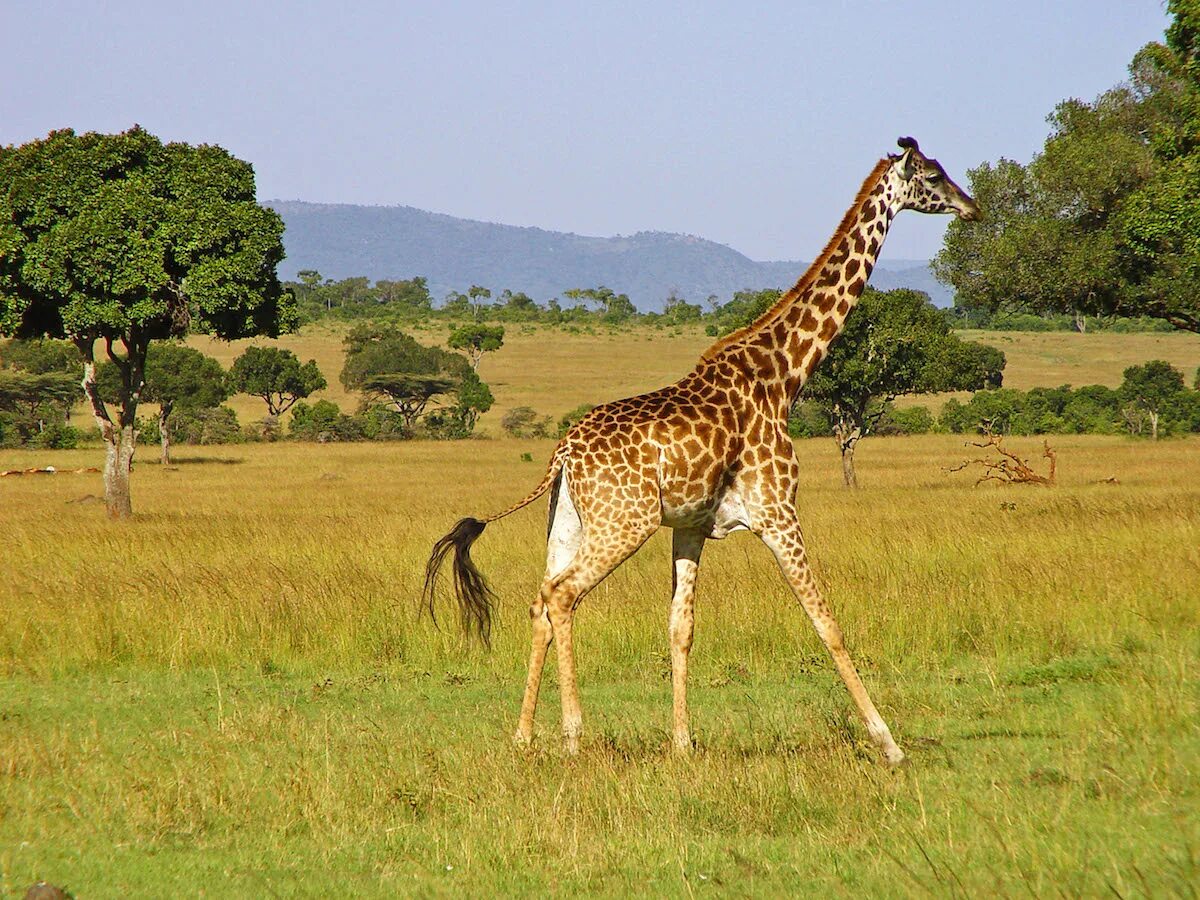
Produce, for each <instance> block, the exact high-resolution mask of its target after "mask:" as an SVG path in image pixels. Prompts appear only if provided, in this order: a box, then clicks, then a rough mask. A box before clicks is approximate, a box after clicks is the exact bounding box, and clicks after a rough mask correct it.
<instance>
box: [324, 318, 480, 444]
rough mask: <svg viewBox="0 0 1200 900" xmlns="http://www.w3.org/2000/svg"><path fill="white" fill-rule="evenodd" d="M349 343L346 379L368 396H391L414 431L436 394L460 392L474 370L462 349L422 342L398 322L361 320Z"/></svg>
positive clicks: (407, 426) (344, 381) (388, 399)
mask: <svg viewBox="0 0 1200 900" xmlns="http://www.w3.org/2000/svg"><path fill="white" fill-rule="evenodd" d="M343 343H344V345H345V347H346V363H345V365H344V366H343V368H342V384H343V385H344V386H345V387H346V389H347V390H352V391H362V392H363V393H364V395H365V396H366V398H367V400H368V401H371V400H380V399H382V400H385V401H386V402H387V403H389V404H390V405H391V406H392V408H393V409H395V410H396V412H398V413H399V414H400V416H401V418H402V419H403V420H404V426H405V430H406V431H407V432H409V433H412V431H413V430H415V428H416V424H417V420H418V419H419V418H420V417H421V415H422V414H423V413H424V412H425V410H426V408H427V407H428V405H429V403H430V402H431V401H433V399H434V398H435V397H439V396H444V395H448V394H452V393H455V392H456V391H457V390H458V388H459V386H460V385H461V384H462V383H463V381H464V379H465V378H466V377H467V376H468V375H472V376H473V375H474V372H472V371H471V368H470V366H469V364H468V363H467V361H466V359H465V358H463V357H462V356H460V355H459V354H457V353H451V352H450V351H448V350H442V349H441V348H439V347H426V346H424V345H422V344H419V343H417V342H416V341H415V340H414V339H413V338H412V337H411V336H409V335H407V334H405V333H404V332H403V331H401V330H400V329H398V328H396V327H395V326H394V325H359V326H357V327H355V328H353V329H351V330H350V332H349V333H348V334H347V335H346V338H345V340H344V342H343ZM475 381H476V382H478V378H477V377H476V378H475Z"/></svg>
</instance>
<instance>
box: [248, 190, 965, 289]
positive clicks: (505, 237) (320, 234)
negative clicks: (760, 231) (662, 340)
mask: <svg viewBox="0 0 1200 900" xmlns="http://www.w3.org/2000/svg"><path fill="white" fill-rule="evenodd" d="M262 205H263V206H267V207H270V208H271V209H274V210H275V211H276V212H277V213H279V215H280V217H281V218H282V219H283V221H284V225H285V228H286V230H285V231H284V236H283V242H284V247H285V249H286V251H287V258H286V259H285V260H284V262H283V263H281V264H280V266H279V272H280V276H281V277H283V278H293V279H294V278H295V277H296V276H297V273H298V272H300V271H301V270H303V269H316V270H317V271H319V272H320V273H321V275H322V276H324V277H326V278H334V279H342V278H351V277H357V276H366V277H369V278H371V279H372V280H379V279H400V278H412V277H415V276H418V275H420V276H423V277H425V278H426V279H427V281H428V283H429V289H430V292H431V293H432V294H433V296H434V297H435V298H436V299H438V300H440V299H441V298H442V297H443V296H445V294H446V293H448V292H449V291H451V290H458V291H465V290H466V289H467V288H468V287H470V286H471V285H472V284H479V285H483V286H485V287H488V288H490V289H491V290H492V291H493V292H497V293H498V292H499V291H501V290H503V289H505V288H508V289H511V290H514V291H524V292H525V293H527V294H529V296H531V297H533V298H534V299H535V300H538V301H539V302H543V303H544V302H546V301H547V300H549V299H551V298H552V297H561V296H562V295H563V292H564V291H567V290H570V289H571V288H581V287H596V286H599V285H606V286H607V287H610V288H612V289H613V290H614V291H617V292H619V293H625V294H628V295H629V297H630V299H631V300H632V301H633V302H634V304H635V305H637V307H638V308H639V309H641V310H643V311H650V310H659V309H661V308H662V304H663V301H664V300H665V299H666V297H667V296H668V294H670V293H671V292H672V291H674V292H675V293H677V294H678V295H679V296H681V297H684V298H685V299H687V300H688V301H690V302H693V303H700V302H703V301H704V300H706V299H707V298H708V297H709V296H710V295H714V294H715V295H716V296H717V297H718V298H719V300H720V301H722V302H724V301H725V300H728V299H729V297H731V296H732V295H733V293H734V292H735V291H739V290H747V289H758V288H768V287H779V288H787V287H790V286H791V285H792V284H794V283H795V281H796V279H798V278H799V277H800V276H801V275H802V274H803V273H804V271H805V270H806V269H807V268H808V265H809V263H808V262H806V261H805V262H801V261H797V260H785V261H770V262H758V261H755V260H752V259H750V258H749V257H747V256H746V255H744V254H742V253H740V252H739V251H737V250H734V249H733V248H732V247H729V246H727V245H725V244H719V243H717V242H716V241H711V240H708V239H707V238H703V237H699V236H697V235H693V234H681V233H678V232H668V231H639V232H636V233H634V234H632V235H614V236H611V237H598V236H593V235H581V234H575V233H574V232H566V231H551V230H548V229H544V228H539V227H537V226H532V225H504V224H500V223H494V222H484V221H480V220H477V219H463V218H458V217H456V216H451V215H447V214H446V213H435V212H429V211H428V210H423V209H418V208H416V207H412V206H367V205H361V204H350V203H310V202H308V201H303V200H266V201H263V204H262ZM871 284H872V285H874V286H875V287H877V288H879V289H881V290H889V289H891V288H896V287H911V288H915V289H917V290H923V291H925V292H926V293H928V294H929V295H930V297H931V298H932V299H933V300H934V302H935V303H937V304H938V305H939V306H947V305H950V303H951V302H952V295H951V293H950V291H949V289H948V288H946V287H944V286H943V285H941V284H939V283H938V282H937V281H936V280H935V279H934V277H933V273H932V272H931V271H930V270H929V263H928V261H927V260H893V261H890V262H883V263H880V264H879V265H878V266H877V267H876V269H875V272H874V273H873V274H872V277H871Z"/></svg>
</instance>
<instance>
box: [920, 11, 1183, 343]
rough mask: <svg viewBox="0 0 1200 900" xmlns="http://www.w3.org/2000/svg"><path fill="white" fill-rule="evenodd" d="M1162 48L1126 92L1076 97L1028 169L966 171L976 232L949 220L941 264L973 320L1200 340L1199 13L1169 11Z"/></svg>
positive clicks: (1151, 49) (1152, 49)
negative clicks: (1024, 314)
mask: <svg viewBox="0 0 1200 900" xmlns="http://www.w3.org/2000/svg"><path fill="white" fill-rule="evenodd" d="M1169 8H1170V10H1171V13H1172V15H1173V17H1174V21H1173V23H1172V25H1171V27H1170V29H1169V30H1168V32H1167V42H1166V44H1165V45H1163V44H1151V45H1148V46H1147V47H1145V48H1143V49H1142V50H1141V51H1140V52H1139V53H1138V55H1137V56H1136V57H1135V58H1134V61H1133V64H1132V65H1131V67H1130V74H1131V79H1130V82H1129V83H1128V84H1126V85H1121V86H1118V87H1115V88H1113V89H1112V90H1110V91H1107V92H1106V93H1104V94H1102V95H1101V96H1100V97H1099V98H1097V99H1096V101H1095V102H1093V103H1090V104H1089V103H1083V102H1080V101H1078V100H1068V101H1064V102H1063V103H1061V104H1059V106H1058V108H1057V109H1056V110H1055V112H1054V114H1053V115H1052V116H1051V117H1050V123H1051V126H1052V131H1051V134H1050V136H1049V137H1048V138H1047V140H1046V142H1045V145H1044V147H1043V149H1042V152H1041V153H1040V154H1038V155H1037V156H1035V157H1034V159H1033V160H1032V161H1031V162H1030V163H1029V165H1028V166H1022V165H1020V164H1019V163H1016V162H1013V161H1011V160H1006V159H1001V160H999V161H998V162H997V163H996V164H995V165H992V164H990V163H986V162H985V163H983V164H982V165H981V166H979V167H978V168H976V169H973V170H971V172H970V173H969V174H970V181H971V192H972V194H973V195H974V196H975V197H976V199H977V200H978V201H979V203H980V205H981V206H982V208H983V209H984V210H986V212H987V215H986V216H985V217H984V219H982V220H981V221H979V222H974V223H971V222H963V221H956V222H952V223H951V224H950V226H949V228H948V229H947V233H946V243H945V246H944V248H943V249H942V251H941V252H940V253H939V254H938V256H937V259H936V260H935V262H934V268H935V271H936V273H937V275H938V277H939V278H940V279H941V280H943V281H945V282H946V283H948V284H952V285H953V286H954V287H955V289H956V290H957V292H958V297H957V301H956V302H957V303H958V304H960V305H961V306H963V307H965V308H967V309H974V308H979V309H984V310H989V311H995V310H997V309H1000V308H1010V309H1011V308H1020V309H1025V310H1029V311H1033V312H1036V313H1047V312H1050V313H1068V314H1069V313H1075V312H1082V313H1086V314H1089V315H1099V316H1113V315H1124V316H1152V317H1155V318H1159V319H1163V320H1165V321H1167V322H1170V323H1171V324H1172V325H1174V326H1175V327H1177V328H1183V329H1188V330H1191V331H1200V141H1198V138H1200V68H1198V67H1197V66H1196V64H1195V51H1196V48H1195V46H1194V45H1193V37H1192V36H1193V35H1194V34H1195V28H1196V26H1197V24H1200V10H1198V9H1197V8H1196V6H1195V4H1194V3H1192V2H1190V0H1177V2H1172V3H1171V4H1170V5H1169Z"/></svg>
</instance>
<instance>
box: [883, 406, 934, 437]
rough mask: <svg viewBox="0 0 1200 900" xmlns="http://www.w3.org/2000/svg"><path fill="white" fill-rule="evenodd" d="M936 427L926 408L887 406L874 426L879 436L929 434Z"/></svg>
mask: <svg viewBox="0 0 1200 900" xmlns="http://www.w3.org/2000/svg"><path fill="white" fill-rule="evenodd" d="M936 427H937V419H935V418H934V416H933V413H932V412H930V411H929V407H927V406H904V407H899V406H894V405H892V404H890V403H889V404H888V405H887V406H886V407H885V408H884V411H883V415H882V416H880V417H879V421H878V422H876V424H875V433H876V434H880V435H889V434H890V435H896V434H929V432H931V431H933V430H934V429H935V428H936Z"/></svg>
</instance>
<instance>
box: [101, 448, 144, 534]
mask: <svg viewBox="0 0 1200 900" xmlns="http://www.w3.org/2000/svg"><path fill="white" fill-rule="evenodd" d="M110 431H111V433H112V435H113V436H114V437H115V440H109V439H108V438H105V442H106V444H107V446H106V448H105V450H106V453H105V458H104V505H105V508H106V509H107V510H108V517H109V518H110V519H128V518H129V517H130V516H132V515H133V504H132V502H131V501H130V496H129V473H130V472H131V471H132V470H133V450H134V445H135V443H136V441H137V432H136V431H135V430H134V429H133V427H132V426H126V427H124V428H120V429H117V428H110Z"/></svg>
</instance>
